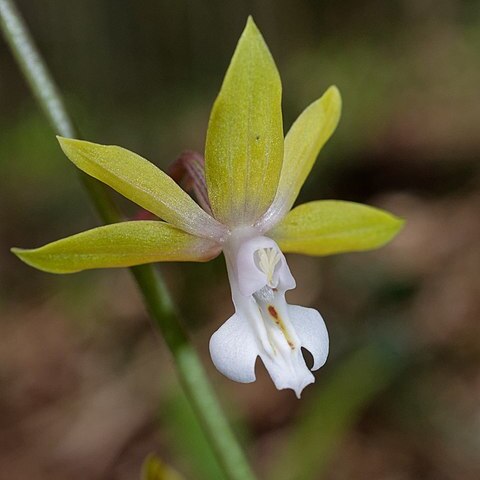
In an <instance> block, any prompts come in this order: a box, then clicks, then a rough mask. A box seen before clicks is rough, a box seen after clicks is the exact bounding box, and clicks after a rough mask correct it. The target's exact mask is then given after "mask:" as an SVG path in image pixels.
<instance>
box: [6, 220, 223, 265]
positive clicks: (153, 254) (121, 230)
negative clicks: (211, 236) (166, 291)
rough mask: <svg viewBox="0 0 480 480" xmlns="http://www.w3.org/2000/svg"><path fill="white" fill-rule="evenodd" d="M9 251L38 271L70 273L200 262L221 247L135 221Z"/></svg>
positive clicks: (156, 224)
mask: <svg viewBox="0 0 480 480" xmlns="http://www.w3.org/2000/svg"><path fill="white" fill-rule="evenodd" d="M12 252H13V253H14V254H15V255H17V257H19V258H20V259H21V260H23V261H24V262H25V263H27V264H28V265H30V266H32V267H35V268H38V269H39V270H43V271H45V272H50V273H72V272H79V271H81V270H87V269H91V268H115V267H131V266H133V265H140V264H143V263H151V262H174V261H191V262H203V261H206V260H209V259H211V258H213V257H214V256H216V255H218V253H219V252H220V248H219V247H218V244H217V243H216V242H213V241H212V240H207V239H205V238H200V237H195V236H193V235H190V234H188V233H186V232H184V231H182V230H179V229H178V228H176V227H173V226H172V225H169V224H167V223H165V222H159V221H134V222H122V223H114V224H112V225H105V226H103V227H99V228H94V229H92V230H87V231H86V232H82V233H78V234H77V235H72V236H71V237H67V238H63V239H62V240H57V241H56V242H52V243H49V244H48V245H44V246H43V247H40V248H35V249H32V250H24V249H21V248H12Z"/></svg>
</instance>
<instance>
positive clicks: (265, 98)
mask: <svg viewBox="0 0 480 480" xmlns="http://www.w3.org/2000/svg"><path fill="white" fill-rule="evenodd" d="M282 160H283V126H282V111H281V82H280V76H279V74H278V71H277V67H276V66H275V62H274V60H273V58H272V56H271V54H270V51H269V50H268V47H267V45H266V44H265V41H264V39H263V37H262V35H261V33H260V32H259V30H258V28H257V26H256V25H255V23H254V22H253V20H252V18H249V19H248V21H247V25H246V27H245V30H244V31H243V33H242V36H241V37H240V40H239V42H238V45H237V48H236V50H235V53H234V54H233V57H232V60H231V63H230V66H229V67H228V70H227V73H226V75H225V79H224V81H223V84H222V88H221V90H220V93H219V94H218V97H217V99H216V101H215V104H214V106H213V108H212V112H211V115H210V121H209V124H208V132H207V140H206V146H205V171H206V180H207V186H208V195H209V198H210V203H211V206H212V211H213V213H214V215H215V218H217V219H218V220H219V221H221V222H222V223H224V224H225V225H229V226H237V225H251V224H253V223H254V222H255V221H256V220H258V218H259V217H260V216H261V215H262V214H263V213H264V212H265V211H266V210H267V208H268V207H269V205H270V204H271V203H272V200H273V198H274V196H275V192H276V190H277V185H278V179H279V177H280V170H281V167H282Z"/></svg>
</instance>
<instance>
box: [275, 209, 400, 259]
mask: <svg viewBox="0 0 480 480" xmlns="http://www.w3.org/2000/svg"><path fill="white" fill-rule="evenodd" d="M403 224H404V221H403V220H402V219H400V218H398V217H395V216H394V215H392V214H390V213H388V212H385V211H384V210H380V209H378V208H374V207H369V206H368V205H362V204H359V203H353V202H342V201H336V200H320V201H317V202H310V203H305V204H303V205H300V206H298V207H296V208H294V209H293V210H292V211H291V212H290V213H289V214H288V215H287V216H286V217H285V218H284V219H283V220H282V222H281V223H279V224H278V225H277V226H276V227H275V228H274V229H273V230H272V231H271V232H269V234H268V235H269V236H271V237H272V238H273V239H274V240H275V241H276V242H277V243H278V244H279V246H280V248H281V249H282V250H283V251H284V252H292V253H304V254H307V255H332V254H334V253H344V252H354V251H359V250H370V249H373V248H377V247H381V246H383V245H385V244H386V243H388V242H389V241H390V240H391V239H392V238H393V237H394V236H395V235H396V234H397V233H398V232H399V231H400V229H401V228H402V226H403Z"/></svg>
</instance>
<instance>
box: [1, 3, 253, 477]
mask: <svg viewBox="0 0 480 480" xmlns="http://www.w3.org/2000/svg"><path fill="white" fill-rule="evenodd" d="M0 27H1V29H2V31H3V33H4V36H5V39H6V41H7V43H8V44H9V46H10V48H11V50H12V53H13V55H14V56H15V59H16V60H17V62H18V65H19V66H20V69H21V71H22V73H23V75H24V77H25V79H26V80H27V82H28V84H29V86H30V88H31V90H32V92H33V93H34V95H35V97H36V99H37V101H38V103H39V105H40V107H41V108H42V110H43V112H44V114H45V116H46V117H47V118H48V120H49V122H50V124H51V125H52V127H53V129H54V131H55V132H56V133H57V134H58V135H61V136H64V137H77V134H76V131H75V127H74V126H73V123H72V121H71V119H70V117H69V115H68V113H67V110H66V108H65V105H64V103H63V100H62V97H61V95H60V93H59V91H58V89H57V87H56V85H55V83H54V81H53V79H52V77H51V76H50V73H49V71H48V69H47V67H46V65H45V63H44V61H43V59H42V57H41V56H40V54H39V52H38V50H37V48H36V46H35V43H34V42H33V39H32V38H31V36H30V33H29V31H28V28H27V26H26V25H25V22H24V21H23V19H22V17H21V15H20V13H19V11H18V10H17V8H16V6H15V3H14V1H13V0H0ZM81 178H82V182H83V183H84V186H85V188H86V190H87V193H88V195H89V196H90V198H91V200H92V202H93V203H94V205H95V207H96V209H97V211H98V213H99V215H100V217H101V218H102V220H103V221H104V222H105V223H113V222H118V221H120V220H121V219H122V218H121V215H120V213H119V211H118V209H117V208H116V206H115V204H114V203H113V201H112V199H111V198H110V196H109V194H108V191H107V190H106V188H105V187H104V185H102V184H100V183H99V182H97V181H96V180H94V179H92V178H91V177H88V176H86V175H84V174H82V175H81ZM130 270H131V272H132V274H133V276H134V278H135V280H136V282H137V284H138V287H139V289H140V291H141V293H142V295H143V298H144V301H145V304H146V307H147V309H148V311H149V313H150V315H151V317H152V320H153V323H154V324H155V326H156V327H157V328H158V329H159V330H160V332H161V333H162V335H163V337H164V339H165V342H166V343H167V345H168V347H169V349H170V352H171V353H172V356H173V358H174V361H175V365H176V367H177V373H178V376H179V378H180V382H181V384H182V386H183V389H184V391H185V394H186V396H187V398H188V399H189V401H190V403H191V405H192V407H193V409H194V411H195V413H196V415H197V417H198V419H199V422H200V424H201V425H202V427H203V429H204V432H205V434H206V436H207V438H208V440H209V442H210V444H211V447H212V449H213V451H214V453H215V455H216V457H217V460H218V462H219V463H220V465H221V467H222V468H223V470H224V473H225V476H226V477H227V478H228V479H229V480H254V478H255V476H254V474H253V472H252V471H251V468H250V466H249V464H248V462H247V460H246V458H245V456H244V454H243V452H242V449H241V448H240V446H239V444H238V442H237V440H236V439H235V436H234V434H233V432H232V431H231V429H230V427H229V425H228V421H227V419H226V416H225V414H224V412H223V411H222V408H221V407H220V404H219V402H218V400H217V398H216V396H215V393H214V391H213V389H212V387H211V385H210V383H209V381H208V378H207V376H206V373H205V370H204V368H203V366H202V364H201V362H200V359H199V357H198V354H197V353H196V351H195V349H194V348H193V346H192V344H191V342H190V341H189V339H188V337H187V335H186V333H185V331H184V329H183V328H182V326H181V322H180V317H179V315H178V313H177V311H176V309H175V306H174V304H173V302H172V299H171V297H170V295H169V292H168V290H167V289H166V287H165V285H164V283H163V281H162V278H161V277H160V274H159V273H158V272H157V271H156V270H155V269H154V268H153V266H151V265H143V266H138V267H133V268H131V269H130Z"/></svg>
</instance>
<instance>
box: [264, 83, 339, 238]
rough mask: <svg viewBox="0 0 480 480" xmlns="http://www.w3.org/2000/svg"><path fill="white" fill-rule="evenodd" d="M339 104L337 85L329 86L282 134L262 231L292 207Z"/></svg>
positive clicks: (333, 125)
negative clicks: (272, 194) (276, 181)
mask: <svg viewBox="0 0 480 480" xmlns="http://www.w3.org/2000/svg"><path fill="white" fill-rule="evenodd" d="M341 108H342V99H341V96H340V92H339V91H338V88H337V87H335V86H331V87H330V88H328V89H327V91H326V92H325V93H324V94H323V95H322V96H321V97H320V98H319V99H318V100H316V101H315V102H313V103H312V104H310V105H309V106H308V107H307V108H306V109H305V110H304V111H303V112H302V113H301V115H300V116H299V117H298V118H297V120H296V121H295V122H294V123H293V125H292V126H291V128H290V130H289V131H288V133H287V135H286V137H285V152H284V158H283V165H282V172H281V175H280V181H279V184H278V189H277V193H276V195H275V200H274V201H273V203H272V205H271V206H270V208H269V209H268V211H267V212H266V213H265V215H264V216H263V217H262V218H261V219H260V221H259V223H258V227H259V228H260V229H261V230H262V231H267V230H269V229H270V228H272V227H273V226H274V225H275V224H276V223H278V222H279V221H280V220H281V219H282V218H283V217H284V216H285V215H286V214H287V212H288V211H289V210H290V209H291V208H292V206H293V204H294V202H295V200H296V199H297V197H298V194H299V192H300V189H301V188H302V185H303V184H304V182H305V180H306V178H307V177H308V174H309V173H310V171H311V170H312V167H313V165H314V164H315V160H316V159H317V157H318V154H319V153H320V151H321V149H322V148H323V146H324V145H325V143H326V142H327V141H328V139H329V138H330V137H331V136H332V134H333V132H334V131H335V129H336V127H337V124H338V122H339V120H340V113H341Z"/></svg>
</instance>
